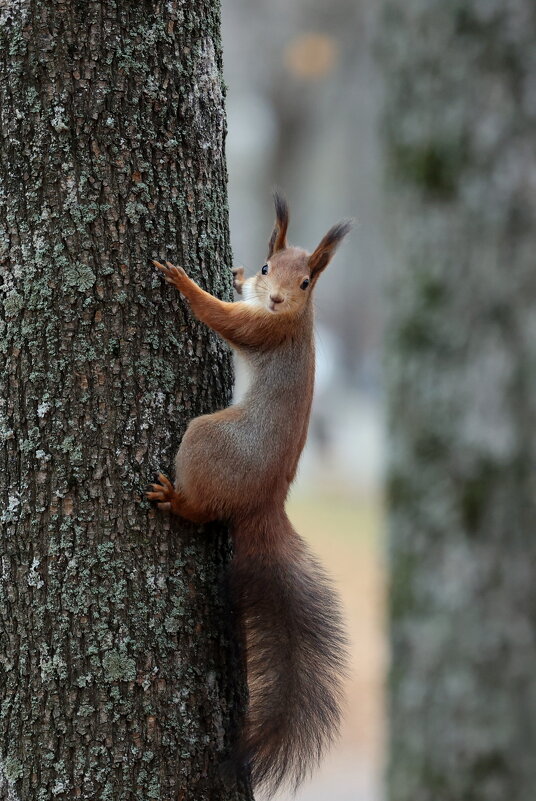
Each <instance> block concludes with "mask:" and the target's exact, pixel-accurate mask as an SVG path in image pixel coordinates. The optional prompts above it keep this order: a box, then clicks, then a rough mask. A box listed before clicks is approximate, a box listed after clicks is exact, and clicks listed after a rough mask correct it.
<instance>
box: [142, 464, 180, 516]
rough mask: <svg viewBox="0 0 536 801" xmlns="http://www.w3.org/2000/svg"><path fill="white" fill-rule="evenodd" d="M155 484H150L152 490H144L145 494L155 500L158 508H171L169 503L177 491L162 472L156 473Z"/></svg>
mask: <svg viewBox="0 0 536 801" xmlns="http://www.w3.org/2000/svg"><path fill="white" fill-rule="evenodd" d="M158 481H159V483H157V484H151V487H152V488H153V489H152V491H148V492H146V493H145V494H146V496H147V498H148V499H149V500H150V501H156V502H157V506H158V508H159V509H163V510H164V511H167V510H169V509H171V504H172V503H173V501H174V500H175V498H176V496H177V493H176V491H175V487H174V486H173V484H172V483H171V481H170V480H169V478H167V477H166V476H165V475H164V474H163V473H159V474H158Z"/></svg>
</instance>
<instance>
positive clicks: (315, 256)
mask: <svg viewBox="0 0 536 801" xmlns="http://www.w3.org/2000/svg"><path fill="white" fill-rule="evenodd" d="M351 230H352V220H342V222H339V223H337V224H336V225H334V226H333V227H332V228H330V229H329V231H328V232H327V234H326V235H325V237H324V238H323V239H322V241H321V242H320V244H319V245H318V247H317V248H316V250H315V251H313V253H311V255H310V256H309V270H310V271H311V283H312V284H314V283H315V281H317V279H318V276H319V275H320V273H321V272H322V271H323V270H325V269H326V267H327V266H328V264H329V262H330V261H331V259H332V258H333V256H334V254H335V251H336V250H337V248H338V246H339V244H340V243H341V242H342V240H343V239H344V237H345V236H346V234H348V233H349V232H350V231H351Z"/></svg>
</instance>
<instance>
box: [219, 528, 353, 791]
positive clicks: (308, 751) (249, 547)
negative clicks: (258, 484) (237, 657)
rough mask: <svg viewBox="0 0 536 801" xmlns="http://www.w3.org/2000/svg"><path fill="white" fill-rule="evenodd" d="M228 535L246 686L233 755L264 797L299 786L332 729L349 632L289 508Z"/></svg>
mask: <svg viewBox="0 0 536 801" xmlns="http://www.w3.org/2000/svg"><path fill="white" fill-rule="evenodd" d="M262 529H266V530H265V531H263V530H262ZM234 539H235V556H234V559H233V563H232V566H231V588H232V592H233V598H234V603H235V606H236V609H237V612H238V615H239V619H240V621H241V625H242V627H243V636H244V641H245V647H246V660H247V675H248V688H249V706H248V711H247V714H246V720H245V725H244V730H243V734H242V740H241V743H240V744H239V746H238V753H237V761H238V762H239V764H240V765H241V766H242V767H243V768H245V769H246V770H248V771H249V772H250V774H251V779H252V783H253V786H254V787H259V786H262V787H263V789H264V790H265V791H267V792H268V793H269V794H270V795H271V794H273V793H274V792H275V791H276V790H277V788H278V787H279V786H280V785H281V784H283V783H286V782H288V783H289V784H290V785H291V786H292V787H293V789H296V788H297V787H298V785H299V784H300V783H301V781H302V780H303V779H304V778H305V777H306V776H307V775H308V773H309V772H310V770H311V769H312V768H313V767H314V766H315V765H316V764H317V763H318V761H319V760H320V758H321V756H322V754H323V753H324V751H325V750H326V748H327V746H328V745H329V744H330V743H331V741H332V740H333V739H334V737H335V736H336V735H337V733H338V729H339V723H340V718H341V709H340V705H341V700H342V687H341V684H342V679H343V677H344V675H345V672H346V639H345V635H344V632H343V628H342V622H341V614H340V611H339V604H338V600H337V598H336V596H335V594H334V591H333V589H332V588H331V585H330V582H329V579H328V578H327V577H326V575H325V573H324V571H323V569H322V568H321V566H320V565H319V564H318V562H317V561H316V560H315V558H314V557H313V556H312V555H311V554H310V552H309V551H308V549H307V546H306V544H305V543H304V541H303V540H302V539H301V537H299V535H298V534H297V533H296V532H295V531H294V529H293V528H292V525H291V523H290V521H289V520H288V517H287V516H286V514H284V513H283V514H282V515H281V516H280V517H278V519H277V520H276V521H274V520H273V519H272V520H270V521H262V522H260V523H259V524H258V525H253V524H252V522H251V521H247V523H245V524H244V525H243V526H238V527H237V530H236V532H235V538H234ZM259 543H262V545H261V546H260V547H258V544H259ZM256 544H257V547H255V545H256Z"/></svg>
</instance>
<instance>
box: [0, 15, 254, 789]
mask: <svg viewBox="0 0 536 801" xmlns="http://www.w3.org/2000/svg"><path fill="white" fill-rule="evenodd" d="M0 22H1V33H0V53H1V55H0V59H1V67H0V69H1V74H0V93H1V96H0V109H1V111H0V114H1V118H0V119H1V123H0V124H1V130H0V168H1V178H2V190H1V197H0V234H1V240H0V249H1V252H0V257H1V260H2V262H1V263H2V286H1V297H2V301H3V303H2V307H1V319H0V353H1V371H2V375H3V376H4V380H3V382H2V392H1V398H0V404H1V406H0V433H1V436H2V440H3V447H2V449H1V451H0V459H1V466H0V493H1V498H2V518H1V519H2V537H1V540H0V559H1V565H2V571H1V580H0V637H1V641H2V649H1V655H0V749H1V754H2V772H1V778H0V798H2V799H25V801H47V800H48V799H64V798H65V799H67V798H81V799H91V800H92V801H94V800H95V799H100V801H105V800H106V799H109V801H123V800H125V801H126V799H129V800H130V799H139V801H142V800H143V801H148V799H162V801H163V800H164V799H165V800H166V801H171V799H195V801H198V800H199V799H218V801H220V800H221V799H225V800H227V799H229V800H230V799H233V800H234V799H236V800H238V799H246V798H251V795H250V792H249V790H248V788H247V787H245V786H241V785H240V783H239V782H235V781H234V780H231V781H229V783H228V785H227V786H226V787H224V786H223V783H222V779H221V776H220V773H219V765H220V763H221V762H222V761H223V760H224V759H225V757H226V754H227V753H228V751H229V747H230V743H231V740H232V738H233V731H234V729H235V727H236V723H237V715H238V714H239V712H240V708H241V705H242V701H243V674H242V670H241V668H240V661H239V659H238V658H237V654H236V647H235V646H234V645H233V638H232V637H230V636H229V631H230V628H231V626H230V625H229V621H230V615H229V609H228V607H227V600H226V591H225V584H224V581H223V573H224V567H225V565H226V563H227V561H228V556H229V553H228V551H229V548H228V542H227V537H226V533H225V531H224V530H223V529H222V528H221V527H219V526H212V527H210V528H209V529H207V530H205V531H203V530H201V529H199V528H196V527H192V526H187V525H185V524H184V523H183V524H181V523H180V522H178V521H170V520H169V519H166V517H165V516H164V517H163V516H161V515H160V514H159V513H156V512H155V511H154V510H152V509H150V508H149V506H148V504H147V503H146V502H145V501H144V499H143V490H144V488H145V486H146V484H147V483H148V482H149V481H151V480H152V479H153V476H154V475H155V473H156V471H157V470H159V469H163V470H164V471H166V472H168V474H169V473H170V472H171V471H172V462H173V455H174V453H175V451H176V449H177V446H178V443H179V440H180V436H181V434H182V432H183V431H184V429H185V427H186V424H187V422H188V420H189V419H190V418H192V417H193V416H196V415H198V414H201V413H204V412H207V411H210V410H214V409H215V408H217V407H221V406H223V405H225V404H226V403H227V402H228V401H229V397H230V389H231V366H230V359H229V353H228V350H227V348H226V347H225V346H224V345H223V344H222V342H221V341H220V340H219V339H218V338H217V337H216V336H215V335H213V334H211V333H210V332H209V331H208V330H207V329H206V328H205V327H204V326H202V325H200V324H198V323H197V322H196V321H195V320H194V319H193V318H192V316H191V315H190V313H189V312H188V310H187V308H186V306H185V305H184V304H183V303H182V302H181V300H180V298H179V295H178V293H176V292H175V291H174V290H172V289H171V288H169V287H167V286H166V285H165V284H163V282H162V280H161V278H160V277H159V276H157V275H156V274H155V271H154V269H153V268H152V267H151V266H150V264H149V261H148V260H149V258H151V257H152V258H160V259H163V258H166V257H167V258H170V259H173V260H176V261H177V262H178V263H180V264H183V265H184V266H185V268H186V269H187V270H188V271H189V272H190V274H191V275H193V276H194V277H195V278H196V279H197V280H198V281H199V282H200V283H201V284H202V285H204V286H206V287H208V288H209V289H210V290H211V291H212V292H215V293H216V294H219V295H220V296H225V297H229V293H230V287H231V281H230V274H229V267H230V252H229V240H228V227H227V206H226V186H225V184H226V173H225V162H224V155H223V144H224V136H225V114H224V104H223V89H222V78H221V53H220V42H219V5H218V2H217V0H182V2H179V1H177V2H174V1H173V0H172V2H166V3H164V2H156V1H155V0H151V1H150V2H149V1H148V0H146V1H145V2H142V1H141V0H140V2H129V1H127V0H117V1H116V2H114V1H113V0H86V1H85V2H75V1H74V0H64V1H63V2H62V1H61V0H32V2H30V0H20V2H17V3H11V2H10V3H7V2H4V3H0Z"/></svg>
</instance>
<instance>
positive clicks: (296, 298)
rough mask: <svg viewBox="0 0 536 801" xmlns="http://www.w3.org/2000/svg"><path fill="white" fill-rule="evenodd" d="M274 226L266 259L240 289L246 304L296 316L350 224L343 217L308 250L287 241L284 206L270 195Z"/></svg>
mask: <svg viewBox="0 0 536 801" xmlns="http://www.w3.org/2000/svg"><path fill="white" fill-rule="evenodd" d="M274 203H275V215H276V218H275V225H274V229H273V231H272V235H271V237H270V241H269V243H268V258H267V260H266V263H265V264H264V265H263V266H262V267H261V269H260V270H259V272H258V273H257V274H256V275H254V276H253V277H252V278H250V279H249V280H247V281H245V282H244V285H243V289H242V292H243V294H244V299H245V300H246V301H247V302H249V303H255V304H256V305H260V306H264V307H266V308H268V309H269V310H270V311H271V312H274V313H275V314H286V313H288V314H293V315H296V314H298V313H299V312H300V311H302V310H303V309H305V307H306V306H307V305H308V303H309V301H310V298H311V294H312V291H313V289H314V287H315V285H316V282H317V281H318V278H319V276H320V274H321V273H322V272H323V271H324V270H325V269H326V267H327V266H328V264H329V262H330V261H331V259H332V258H333V256H334V254H335V251H336V249H337V247H338V245H339V243H340V242H342V240H343V239H344V237H345V236H346V234H347V233H348V232H349V231H350V229H351V227H352V223H351V221H350V220H343V221H342V222H339V223H337V224H336V225H334V226H333V227H332V228H330V229H329V231H328V232H327V234H326V235H325V236H324V237H323V238H322V240H321V241H320V243H319V245H318V246H317V247H316V249H315V250H314V251H313V252H312V253H308V252H307V251H306V250H303V248H296V247H292V246H290V245H289V244H288V242H287V228H288V220H289V213H288V205H287V202H286V200H285V199H284V198H283V197H282V196H281V195H280V194H278V193H275V194H274Z"/></svg>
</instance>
